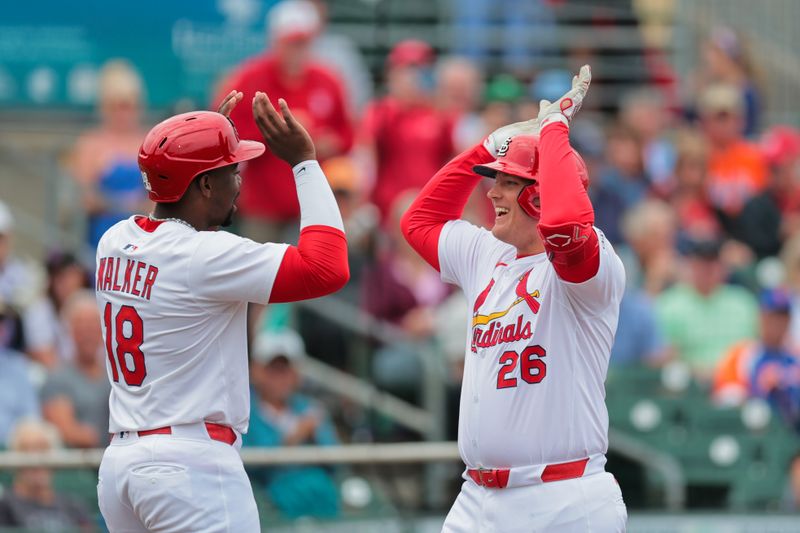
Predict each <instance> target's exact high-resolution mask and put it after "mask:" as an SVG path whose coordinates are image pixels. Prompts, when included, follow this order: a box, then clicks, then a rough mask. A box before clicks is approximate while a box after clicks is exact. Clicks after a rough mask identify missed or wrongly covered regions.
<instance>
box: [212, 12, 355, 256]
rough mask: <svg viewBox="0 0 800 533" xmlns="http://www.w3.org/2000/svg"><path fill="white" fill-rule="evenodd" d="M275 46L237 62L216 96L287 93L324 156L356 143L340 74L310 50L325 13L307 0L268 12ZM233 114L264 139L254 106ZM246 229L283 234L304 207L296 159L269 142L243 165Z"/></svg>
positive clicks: (257, 234) (266, 236) (246, 130)
mask: <svg viewBox="0 0 800 533" xmlns="http://www.w3.org/2000/svg"><path fill="white" fill-rule="evenodd" d="M267 25H268V27H269V38H270V45H271V46H270V49H269V50H268V51H267V52H266V53H264V54H262V55H260V56H257V57H254V58H251V59H249V60H248V61H246V62H245V63H243V64H242V65H240V66H238V67H237V68H236V69H235V70H234V71H233V72H232V73H231V74H230V76H228V78H227V79H226V80H225V82H224V83H223V84H222V85H221V87H220V91H219V93H218V94H217V95H216V96H215V98H214V102H219V101H221V100H222V98H223V97H224V95H225V94H227V93H229V92H230V91H231V90H233V89H236V90H239V91H241V92H243V93H244V100H245V101H246V102H250V100H252V98H253V96H254V95H255V92H256V91H262V92H265V93H267V94H268V95H269V96H270V97H271V98H273V99H277V98H278V97H281V98H284V99H285V100H286V101H287V102H288V103H289V105H290V106H291V108H292V112H293V113H294V114H295V116H296V117H297V119H298V120H299V121H300V122H302V123H303V125H305V127H306V129H307V130H308V132H309V133H310V134H311V135H312V136H313V137H314V144H315V145H316V148H317V156H318V157H319V159H320V161H324V160H325V159H327V158H329V157H333V156H336V155H340V154H343V153H345V152H347V151H348V150H349V149H350V147H351V146H352V144H353V126H352V123H351V121H350V116H349V111H348V107H347V103H346V102H347V98H346V96H345V91H344V87H343V85H342V82H341V80H340V79H339V78H338V77H337V76H336V74H334V73H333V72H332V71H330V70H328V69H327V68H326V67H325V66H324V65H322V64H320V63H318V62H316V61H315V60H314V59H313V58H312V55H311V46H312V44H313V40H314V37H315V36H316V35H317V33H318V31H319V29H320V25H321V22H320V18H319V13H318V11H317V10H316V8H315V7H314V5H313V4H312V3H311V2H309V1H307V0H287V1H285V2H281V3H280V4H278V5H276V6H275V7H274V8H273V9H272V10H271V11H270V12H269V15H268V18H267ZM231 119H232V120H233V121H234V122H235V123H236V125H237V127H238V128H239V135H241V137H242V138H243V139H252V140H259V139H261V133H260V132H259V131H258V128H257V127H256V123H255V122H254V121H253V119H252V116H251V111H250V106H248V105H241V106H237V107H236V108H234V110H233V111H232V112H231ZM242 175H243V176H244V180H243V181H242V196H241V200H240V201H239V207H240V209H241V210H242V218H243V232H244V233H245V234H247V236H248V237H251V238H253V239H255V240H257V241H258V242H266V241H270V240H275V239H278V238H280V237H281V235H280V234H281V232H282V231H283V230H284V229H285V228H286V227H287V225H289V224H291V223H293V222H295V221H296V220H297V218H298V216H299V214H300V208H299V206H298V203H297V193H296V191H295V185H294V178H293V176H292V172H291V169H290V168H289V165H287V164H286V163H285V162H283V161H281V160H280V159H278V158H277V157H276V156H275V155H273V154H272V153H271V152H270V151H269V150H267V151H266V152H265V153H264V155H262V156H261V157H259V158H257V159H254V160H252V161H250V162H248V164H247V165H245V166H243V168H242Z"/></svg>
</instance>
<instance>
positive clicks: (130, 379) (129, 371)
mask: <svg viewBox="0 0 800 533" xmlns="http://www.w3.org/2000/svg"><path fill="white" fill-rule="evenodd" d="M112 314H113V310H112V308H111V302H109V303H106V308H105V311H104V312H103V324H104V325H105V329H106V331H105V338H106V354H107V355H108V362H109V364H110V365H111V377H112V378H113V380H114V382H115V383H116V382H119V371H118V370H117V362H119V370H121V371H122V377H123V379H124V380H125V383H127V384H128V385H130V386H132V387H140V386H141V385H142V382H144V378H145V376H147V369H146V368H145V366H144V353H143V352H142V343H143V342H144V324H143V323H142V317H140V316H139V313H138V312H137V311H136V309H135V308H133V307H132V306H130V305H123V306H122V307H120V308H119V311H117V315H116V317H114V320H113V324H112V320H111V315H112ZM114 343H116V345H117V348H116V350H114V347H113V345H114ZM115 353H116V358H115V357H114V355H115ZM126 356H129V357H126Z"/></svg>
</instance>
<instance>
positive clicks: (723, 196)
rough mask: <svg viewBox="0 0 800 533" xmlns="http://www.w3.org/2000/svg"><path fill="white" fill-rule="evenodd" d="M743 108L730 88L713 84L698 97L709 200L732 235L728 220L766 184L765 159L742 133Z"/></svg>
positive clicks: (735, 93) (738, 96)
mask: <svg viewBox="0 0 800 533" xmlns="http://www.w3.org/2000/svg"><path fill="white" fill-rule="evenodd" d="M743 109H744V104H743V102H742V96H741V93H740V92H739V91H738V90H737V89H736V88H735V87H732V86H729V85H713V86H711V87H709V88H708V89H706V90H705V91H703V93H702V94H701V96H700V102H699V111H700V122H701V126H702V128H703V132H704V134H705V136H706V139H707V141H708V145H709V149H710V153H709V160H708V191H709V199H710V200H711V204H712V205H713V206H714V207H715V208H716V209H717V210H718V211H719V212H720V216H721V219H722V223H723V226H725V229H726V230H727V231H728V232H729V233H735V231H731V230H735V228H732V227H731V225H732V221H731V220H730V218H731V217H735V216H736V215H737V214H738V213H739V211H740V210H741V209H742V207H743V206H744V204H745V203H746V202H747V200H748V199H750V198H751V197H752V196H754V195H755V194H758V193H759V192H760V191H761V190H762V189H764V187H765V186H766V185H767V168H766V165H765V162H764V159H763V157H762V155H761V153H760V152H759V150H758V148H757V147H755V146H753V145H751V144H750V143H748V142H747V141H746V140H745V139H744V136H743V133H742V132H743V127H744V122H743V120H744V118H743Z"/></svg>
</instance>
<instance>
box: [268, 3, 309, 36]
mask: <svg viewBox="0 0 800 533" xmlns="http://www.w3.org/2000/svg"><path fill="white" fill-rule="evenodd" d="M321 27H322V21H321V20H320V17H319V12H318V11H317V8H316V7H314V4H313V3H311V2H309V1H308V0H286V1H284V2H281V3H279V4H277V5H276V6H275V7H273V8H272V9H271V10H270V11H269V13H268V14H267V28H269V35H270V38H271V39H272V40H274V41H300V40H305V39H310V38H311V37H314V36H315V35H316V34H317V33H318V32H319V30H320V28H321Z"/></svg>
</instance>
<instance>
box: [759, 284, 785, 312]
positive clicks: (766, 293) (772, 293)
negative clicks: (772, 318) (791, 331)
mask: <svg viewBox="0 0 800 533" xmlns="http://www.w3.org/2000/svg"><path fill="white" fill-rule="evenodd" d="M758 301H759V304H760V305H761V309H763V310H765V311H772V312H773V313H787V314H788V313H789V312H790V311H791V309H792V296H791V294H789V292H788V291H787V290H785V289H782V288H773V289H764V290H763V291H761V295H760V296H759V299H758Z"/></svg>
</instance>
